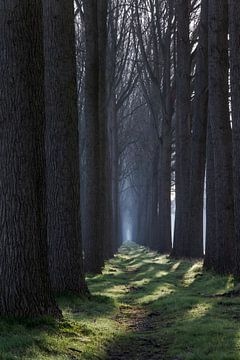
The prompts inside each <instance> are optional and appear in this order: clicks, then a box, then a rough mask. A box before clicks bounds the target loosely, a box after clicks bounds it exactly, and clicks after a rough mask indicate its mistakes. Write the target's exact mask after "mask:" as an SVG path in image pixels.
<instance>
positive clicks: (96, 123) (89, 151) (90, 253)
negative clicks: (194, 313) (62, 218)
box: [84, 0, 107, 273]
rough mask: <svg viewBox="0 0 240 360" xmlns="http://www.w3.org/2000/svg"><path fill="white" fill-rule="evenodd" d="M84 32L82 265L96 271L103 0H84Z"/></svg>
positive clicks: (102, 147)
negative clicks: (83, 213)
mask: <svg viewBox="0 0 240 360" xmlns="http://www.w3.org/2000/svg"><path fill="white" fill-rule="evenodd" d="M84 10H85V34H86V78H85V119H86V203H85V212H86V213H85V219H86V220H85V221H86V224H85V226H86V234H85V239H84V252H85V267H86V270H87V271H89V272H92V273H99V272H101V270H102V267H103V264H104V249H105V247H106V241H105V240H106V238H107V237H106V236H107V231H106V229H105V227H106V222H107V218H106V208H107V204H106V168H107V165H106V161H107V150H106V132H107V129H106V116H107V115H106V98H105V97H106V88H105V87H106V84H105V82H106V79H105V75H106V73H105V69H106V64H105V61H106V59H105V56H106V29H105V26H106V10H107V1H102V0H101V1H99V0H98V1H97V0H85V1H84Z"/></svg>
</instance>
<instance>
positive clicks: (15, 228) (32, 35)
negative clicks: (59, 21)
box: [0, 0, 60, 317]
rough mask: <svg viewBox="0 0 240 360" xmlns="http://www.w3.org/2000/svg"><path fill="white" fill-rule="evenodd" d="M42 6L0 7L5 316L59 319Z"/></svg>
mask: <svg viewBox="0 0 240 360" xmlns="http://www.w3.org/2000/svg"><path fill="white" fill-rule="evenodd" d="M42 25H43V24H42V6H41V1H40V0H39V1H38V0H36V1H34V2H32V1H30V0H21V1H20V2H19V1H18V0H8V1H5V0H4V1H1V2H0V31H1V37H0V48H1V67H0V79H1V103H0V121H1V128H0V134H1V152H0V168H1V171H0V199H1V235H0V239H1V252H0V273H1V277H0V315H1V316H11V317H37V316H40V315H59V314H60V311H59V310H58V308H57V306H56V303H55V301H54V299H53V297H52V295H51V293H50V285H49V276H48V261H47V232H46V209H45V173H44V171H45V166H44V165H45V164H44V125H45V122H44V58H43V33H42Z"/></svg>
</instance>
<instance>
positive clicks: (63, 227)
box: [43, 0, 87, 294]
mask: <svg viewBox="0 0 240 360" xmlns="http://www.w3.org/2000/svg"><path fill="white" fill-rule="evenodd" d="M43 4H44V29H45V30H44V32H45V36H44V40H45V104H46V178H47V209H48V245H49V269H50V276H51V283H52V288H53V290H54V291H55V292H57V293H63V292H66V291H70V292H73V293H77V294H85V293H86V291H87V290H86V284H85V280H84V274H83V259H82V244H81V227H80V172H79V137H78V108H77V84H76V59H75V34H74V9H73V1H72V0H60V1H59V0H51V1H49V0H45V1H44V2H43Z"/></svg>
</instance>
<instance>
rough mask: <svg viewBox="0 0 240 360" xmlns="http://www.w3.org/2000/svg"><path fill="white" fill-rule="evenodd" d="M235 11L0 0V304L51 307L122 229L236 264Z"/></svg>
mask: <svg viewBox="0 0 240 360" xmlns="http://www.w3.org/2000/svg"><path fill="white" fill-rule="evenodd" d="M239 19H240V2H239V1H238V0H76V1H75V2H73V0H34V1H33V0H21V1H19V0H3V1H1V2H0V34H1V35H0V82H1V85H0V147H1V151H0V210H1V211H0V222H1V226H0V229H1V231H0V244H1V245H0V316H6V317H12V316H13V317H35V316H41V315H53V316H56V317H61V311H60V310H59V308H58V306H57V303H56V301H55V295H56V294H63V293H72V294H76V295H79V296H90V294H89V291H88V288H87V284H86V282H85V273H93V274H99V273H101V271H102V269H103V267H104V262H105V261H106V260H107V259H110V258H111V257H113V256H114V254H115V253H116V252H117V250H118V248H119V246H120V245H121V244H122V242H123V241H125V240H132V241H135V242H137V243H138V244H140V245H144V246H146V247H148V248H150V249H152V250H154V251H157V252H159V253H161V254H170V256H172V257H175V258H193V259H198V258H204V267H205V268H206V269H207V270H214V271H215V272H217V273H220V274H234V275H240V23H239ZM173 215H174V217H173ZM173 220H174V226H172V225H173ZM205 223H206V226H204V224H205Z"/></svg>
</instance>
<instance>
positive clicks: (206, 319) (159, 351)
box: [0, 245, 240, 360]
mask: <svg viewBox="0 0 240 360" xmlns="http://www.w3.org/2000/svg"><path fill="white" fill-rule="evenodd" d="M88 285H89V288H90V291H91V293H92V295H93V296H92V298H91V299H90V300H81V299H79V298H77V297H72V296H71V297H68V296H65V297H61V298H59V299H58V301H59V305H60V307H61V309H62V311H63V314H64V320H63V321H60V322H58V321H54V320H52V319H42V320H36V321H27V320H26V321H21V322H15V321H3V320H2V321H0V359H3V360H13V359H29V360H43V359H50V360H51V359H54V360H66V359H68V360H69V359H71V360H74V359H75V360H77V359H82V360H85V359H89V360H95V359H98V360H100V359H102V360H104V359H114V360H118V359H129V360H142V359H146V360H155V359H156V360H157V359H159V360H160V359H163V360H165V359H166V360H168V359H169V360H210V359H211V360H223V359H225V360H238V359H239V360H240V298H238V297H232V298H228V297H221V296H219V297H214V296H211V295H216V294H221V293H224V292H226V291H228V290H231V289H233V288H234V286H235V284H234V279H233V278H232V277H227V276H226V277H220V276H217V275H215V274H212V273H210V272H208V273H206V272H204V271H203V270H202V263H201V262H190V261H176V260H172V259H169V258H168V257H166V256H159V255H158V254H156V253H152V252H149V251H147V250H146V249H144V248H142V247H137V246H135V245H131V246H125V247H123V248H122V249H121V251H120V253H119V254H118V255H117V256H116V257H115V258H114V259H113V260H111V261H109V262H108V263H107V264H106V267H105V270H104V272H103V274H102V275H99V276H95V277H89V278H88Z"/></svg>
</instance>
